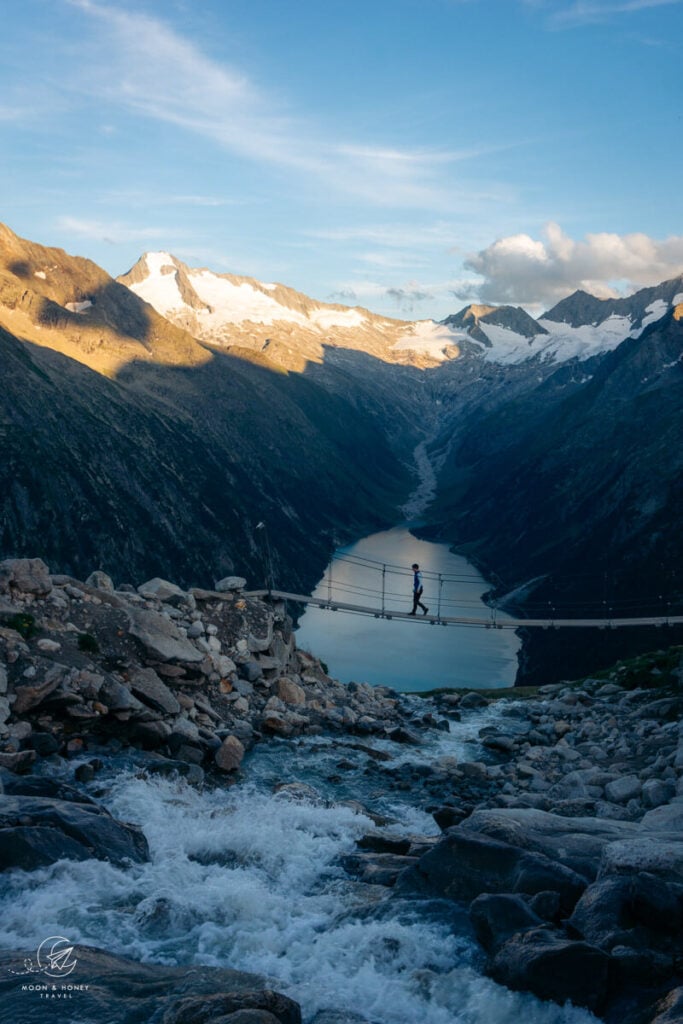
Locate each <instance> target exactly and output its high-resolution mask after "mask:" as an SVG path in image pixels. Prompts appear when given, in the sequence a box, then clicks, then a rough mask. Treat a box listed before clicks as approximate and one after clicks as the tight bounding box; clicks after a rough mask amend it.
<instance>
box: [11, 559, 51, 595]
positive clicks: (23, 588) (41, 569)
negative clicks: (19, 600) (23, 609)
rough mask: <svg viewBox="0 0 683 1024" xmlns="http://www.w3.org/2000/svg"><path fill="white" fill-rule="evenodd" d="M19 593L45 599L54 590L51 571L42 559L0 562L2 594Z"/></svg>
mask: <svg viewBox="0 0 683 1024" xmlns="http://www.w3.org/2000/svg"><path fill="white" fill-rule="evenodd" d="M13 590H14V591H18V592H19V593H20V594H33V595H35V596H36V597H44V596H45V595H46V594H49V593H50V591H51V590H52V580H51V578H50V570H49V569H48V567H47V565H46V564H45V562H43V560H42V559H41V558H8V559H5V561H4V562H0V592H5V593H8V592H10V593H11V591H13Z"/></svg>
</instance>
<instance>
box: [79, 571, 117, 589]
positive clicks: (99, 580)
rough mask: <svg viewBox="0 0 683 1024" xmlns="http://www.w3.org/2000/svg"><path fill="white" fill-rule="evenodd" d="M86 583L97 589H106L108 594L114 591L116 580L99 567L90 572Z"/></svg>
mask: <svg viewBox="0 0 683 1024" xmlns="http://www.w3.org/2000/svg"><path fill="white" fill-rule="evenodd" d="M85 585H86V586H87V587H94V589H95V590H104V591H105V592H106V593H108V594H113V593H114V581H113V580H112V578H111V576H107V574H106V572H101V571H100V570H99V569H97V570H96V571H95V572H91V573H90V575H89V576H88V578H87V580H86V581H85Z"/></svg>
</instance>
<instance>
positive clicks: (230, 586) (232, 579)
mask: <svg viewBox="0 0 683 1024" xmlns="http://www.w3.org/2000/svg"><path fill="white" fill-rule="evenodd" d="M246 585H247V581H246V580H245V578H244V577H243V576H224V577H223V579H222V580H218V582H217V583H216V585H215V587H214V589H215V590H216V591H217V593H219V594H227V593H230V592H231V591H233V590H244V588H245V587H246Z"/></svg>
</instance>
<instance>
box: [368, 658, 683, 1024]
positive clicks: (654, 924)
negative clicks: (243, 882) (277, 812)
mask: <svg viewBox="0 0 683 1024" xmlns="http://www.w3.org/2000/svg"><path fill="white" fill-rule="evenodd" d="M681 653H682V652H680V651H679V654H678V657H679V666H678V668H677V669H676V671H675V672H674V674H673V677H672V680H671V682H672V685H669V686H668V687H666V688H664V689H659V690H652V689H647V688H637V689H631V690H628V689H625V688H624V687H622V686H621V685H619V683H618V682H616V681H613V682H608V683H605V682H604V680H603V681H598V680H587V681H585V682H584V683H582V684H580V685H572V686H569V685H558V686H552V687H543V688H541V689H540V690H539V692H538V695H537V697H536V698H535V699H531V700H526V701H519V700H516V701H513V702H511V703H510V704H507V703H506V702H501V704H500V705H499V707H498V715H497V724H496V725H486V726H484V727H483V728H482V729H481V732H480V738H481V740H482V743H483V745H484V747H485V748H486V749H487V750H488V752H489V754H488V755H487V758H488V759H487V761H486V762H482V761H480V762H463V763H457V762H456V761H455V759H454V758H447V759H442V761H441V762H436V763H435V764H433V765H431V766H424V768H425V770H424V771H419V770H418V771H416V770H415V769H416V768H417V769H420V768H421V767H422V766H420V765H417V766H413V768H412V781H413V785H414V786H415V789H416V792H419V791H420V787H421V796H422V800H423V802H426V801H428V799H429V798H430V797H432V798H434V797H435V796H436V795H437V794H438V795H439V796H440V797H441V801H442V802H441V803H440V805H439V806H436V805H435V804H434V803H432V804H431V809H432V811H433V813H434V817H435V818H436V820H437V822H438V823H439V825H440V827H441V828H442V831H443V836H442V838H441V839H439V840H438V841H435V842H434V843H433V844H432V845H431V846H429V845H428V846H427V848H426V849H424V843H423V849H422V850H420V848H419V844H416V843H415V841H414V840H413V839H412V837H406V839H405V844H404V846H403V848H402V849H401V853H402V854H403V856H402V857H400V858H397V857H396V856H395V855H394V865H393V866H394V868H395V870H393V871H391V870H389V869H390V868H391V866H392V865H391V863H390V861H391V855H390V854H389V853H388V852H386V851H387V849H388V848H385V847H383V846H382V839H383V837H382V834H381V833H380V834H379V835H377V834H376V835H373V836H370V837H366V839H365V840H363V841H361V847H362V851H363V852H359V853H358V854H357V855H355V857H354V858H352V859H351V860H352V862H350V863H349V864H348V867H349V869H350V870H352V871H353V872H354V873H355V874H357V875H358V876H359V877H360V878H361V879H362V880H364V881H367V882H374V883H375V884H376V883H378V882H379V883H380V884H385V885H394V886H395V890H394V891H395V892H396V893H397V894H400V895H401V896H406V895H412V896H414V897H418V898H421V897H425V896H427V897H430V898H433V897H434V896H440V897H442V898H445V899H447V900H452V901H455V902H457V903H464V904H466V905H469V909H470V918H471V922H472V925H473V927H474V930H475V934H476V935H477V938H478V939H479V941H480V943H481V945H482V946H483V947H484V949H485V951H486V953H487V955H488V970H489V973H490V974H491V975H492V977H494V978H495V979H496V980H498V981H500V982H502V983H504V984H505V985H507V986H509V987H511V988H516V989H524V990H529V991H532V992H534V993H535V994H536V995H538V996H540V997H541V998H543V999H554V1000H556V1001H557V1002H560V1003H563V1002H565V1001H567V1000H571V1001H572V1002H573V1003H574V1004H576V1005H581V1006H586V1007H588V1008H589V1009H591V1010H592V1011H594V1012H596V1013H598V1014H601V1015H604V1016H605V1018H606V1019H607V1020H608V1021H610V1022H614V1024H617V1022H618V1024H646V1022H647V1024H649V1022H652V1024H655V1022H657V1024H660V1022H662V1024H663V1022H664V1021H666V1022H667V1024H679V1022H681V1021H683V1012H682V1010H681V1008H682V1007H683V723H682V722H681V712H682V710H683V693H682V692H681V689H680V686H681V683H682V682H683V678H682V677H683V672H682V669H683V657H681ZM657 672H658V670H657V669H656V668H655V669H654V674H653V678H652V679H651V680H650V682H651V684H656V683H657V682H658V680H657V678H656V674H657ZM616 679H619V676H618V675H617V676H616ZM437 701H440V703H441V707H442V708H443V709H444V710H446V711H448V709H449V708H450V709H452V712H453V713H455V714H468V713H472V710H473V708H476V707H481V706H483V705H484V704H485V703H486V701H485V698H483V697H482V696H481V695H480V694H476V695H470V696H468V697H465V698H463V699H461V698H460V697H459V696H458V695H457V694H448V695H442V696H441V697H440V698H437ZM468 707H469V711H468V710H467V709H468ZM446 762H447V763H446ZM410 771H411V769H410V768H409V767H408V768H406V769H404V772H410ZM387 838H388V837H387ZM391 840H392V842H393V843H394V844H397V843H398V840H397V837H396V836H395V835H394V836H392V837H391ZM395 850H396V851H398V846H396V845H395ZM399 861H402V862H403V863H402V864H401V863H399ZM382 869H384V870H382Z"/></svg>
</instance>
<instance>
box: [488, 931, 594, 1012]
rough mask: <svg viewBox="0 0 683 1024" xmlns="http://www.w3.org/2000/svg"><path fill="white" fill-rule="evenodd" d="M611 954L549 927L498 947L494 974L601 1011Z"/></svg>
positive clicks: (518, 985)
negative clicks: (575, 940)
mask: <svg viewBox="0 0 683 1024" xmlns="http://www.w3.org/2000/svg"><path fill="white" fill-rule="evenodd" d="M608 967H609V957H608V955H607V954H606V953H604V952H603V950H601V949H598V948H597V947H596V946H591V945H590V944H589V943H587V942H573V941H571V940H570V939H567V938H566V937H565V936H564V935H563V934H562V933H561V932H558V931H555V930H553V929H551V928H548V927H545V926H543V927H540V928H534V929H532V930H531V931H526V932H522V933H519V934H517V935H513V936H512V938H510V939H508V941H507V942H505V943H504V944H503V945H502V946H501V948H500V949H499V950H498V952H497V954H496V956H495V958H494V960H493V963H492V965H491V975H492V977H493V978H495V980H496V981H498V982H500V983H501V984H503V985H507V987H508V988H512V989H518V990H522V991H526V992H533V994H534V995H536V996H538V997H539V998H540V999H552V1000H553V1001H554V1002H556V1003H565V1002H568V1001H570V1002H572V1003H573V1004H574V1005H575V1006H585V1007H587V1008H588V1009H589V1010H592V1011H595V1012H599V1011H600V1010H601V1008H602V1006H603V1004H604V1001H605V993H606V990H607V979H608Z"/></svg>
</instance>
